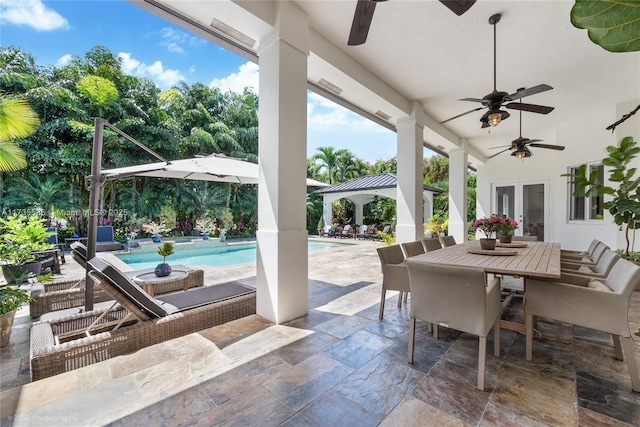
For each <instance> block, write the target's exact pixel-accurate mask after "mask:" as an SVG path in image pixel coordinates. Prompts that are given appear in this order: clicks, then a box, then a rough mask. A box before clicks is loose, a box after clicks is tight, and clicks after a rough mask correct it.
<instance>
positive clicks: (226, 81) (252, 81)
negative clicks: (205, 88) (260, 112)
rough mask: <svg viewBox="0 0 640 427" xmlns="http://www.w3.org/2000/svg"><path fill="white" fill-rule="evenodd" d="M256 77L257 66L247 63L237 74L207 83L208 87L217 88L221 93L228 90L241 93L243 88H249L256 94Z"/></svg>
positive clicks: (257, 78)
mask: <svg viewBox="0 0 640 427" xmlns="http://www.w3.org/2000/svg"><path fill="white" fill-rule="evenodd" d="M258 76H259V74H258V65H257V64H255V63H253V62H247V63H244V64H242V65H241V66H240V69H239V70H238V72H237V73H231V74H230V75H228V76H227V77H223V78H221V79H213V80H212V81H211V83H209V87H217V88H218V89H220V90H221V91H222V92H226V91H228V90H230V91H233V92H238V93H242V91H244V88H245V87H250V88H252V89H253V91H254V92H256V93H257V92H258V80H259V77H258Z"/></svg>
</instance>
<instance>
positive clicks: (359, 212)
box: [353, 202, 363, 225]
mask: <svg viewBox="0 0 640 427" xmlns="http://www.w3.org/2000/svg"><path fill="white" fill-rule="evenodd" d="M353 204H354V205H355V207H356V208H355V219H354V220H353V222H354V223H355V224H358V225H362V209H363V205H362V203H360V202H353Z"/></svg>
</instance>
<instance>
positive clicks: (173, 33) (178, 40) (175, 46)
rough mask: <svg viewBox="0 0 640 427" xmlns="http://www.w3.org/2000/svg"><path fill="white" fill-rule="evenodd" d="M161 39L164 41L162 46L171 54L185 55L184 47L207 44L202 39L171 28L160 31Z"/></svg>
mask: <svg viewBox="0 0 640 427" xmlns="http://www.w3.org/2000/svg"><path fill="white" fill-rule="evenodd" d="M160 37H161V39H162V41H161V42H160V46H165V47H166V48H167V50H168V51H169V52H171V53H185V49H184V46H196V45H198V44H202V43H205V41H204V40H203V39H201V38H200V37H195V36H192V35H190V34H188V33H186V32H184V31H180V30H176V29H174V28H170V27H165V28H163V29H162V30H160Z"/></svg>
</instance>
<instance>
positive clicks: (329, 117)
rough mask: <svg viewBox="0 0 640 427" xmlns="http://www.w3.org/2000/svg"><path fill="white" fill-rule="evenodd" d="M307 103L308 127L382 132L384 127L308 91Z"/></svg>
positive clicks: (320, 129)
mask: <svg viewBox="0 0 640 427" xmlns="http://www.w3.org/2000/svg"><path fill="white" fill-rule="evenodd" d="M307 99H308V103H307V123H308V126H309V129H313V130H319V131H322V130H325V129H327V128H333V129H349V130H350V131H351V130H360V131H364V132H383V131H384V128H383V127H382V126H380V125H378V124H376V123H374V122H372V121H371V120H368V119H365V118H364V117H362V116H360V115H358V114H356V113H354V112H352V111H350V110H348V109H346V108H345V107H343V106H341V105H338V104H336V103H335V102H333V101H330V100H328V99H327V98H325V97H323V96H321V95H318V94H317V93H315V92H310V93H309V95H308V97H307Z"/></svg>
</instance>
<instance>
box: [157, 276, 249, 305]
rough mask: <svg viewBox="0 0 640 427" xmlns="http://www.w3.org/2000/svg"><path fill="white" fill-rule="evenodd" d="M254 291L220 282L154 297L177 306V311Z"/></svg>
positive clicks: (233, 283)
mask: <svg viewBox="0 0 640 427" xmlns="http://www.w3.org/2000/svg"><path fill="white" fill-rule="evenodd" d="M252 292H255V289H253V288H250V287H248V286H243V285H241V284H239V283H236V282H229V283H222V284H219V285H212V286H204V287H202V288H198V289H191V290H189V291H185V292H177V293H175V294H171V295H163V296H161V297H158V298H156V301H162V302H163V303H164V304H169V305H171V306H173V307H176V308H177V311H183V310H190V309H192V308H196V307H201V306H203V305H207V304H211V303H213V302H219V301H224V300H226V299H229V298H234V297H237V296H240V295H244V294H250V293H252Z"/></svg>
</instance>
